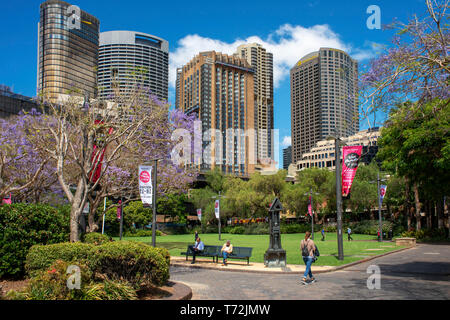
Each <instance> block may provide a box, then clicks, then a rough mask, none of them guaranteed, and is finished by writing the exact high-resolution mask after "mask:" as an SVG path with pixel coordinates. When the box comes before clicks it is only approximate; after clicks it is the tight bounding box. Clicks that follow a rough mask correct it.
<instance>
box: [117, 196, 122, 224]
mask: <svg viewBox="0 0 450 320" xmlns="http://www.w3.org/2000/svg"><path fill="white" fill-rule="evenodd" d="M121 204H122V200H119V206H118V207H117V220H120V219H121V218H122V206H121Z"/></svg>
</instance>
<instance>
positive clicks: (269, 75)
mask: <svg viewBox="0 0 450 320" xmlns="http://www.w3.org/2000/svg"><path fill="white" fill-rule="evenodd" d="M236 55H237V56H239V57H241V58H244V59H245V60H247V62H248V63H249V64H250V65H251V66H252V68H253V69H254V70H255V75H254V87H255V88H254V93H255V129H256V130H257V135H256V138H257V155H258V159H267V158H273V143H272V138H273V137H272V134H271V133H272V130H273V55H272V53H270V52H267V51H266V49H265V48H263V47H262V45H260V44H258V43H249V44H243V45H240V46H239V47H238V48H237V52H236Z"/></svg>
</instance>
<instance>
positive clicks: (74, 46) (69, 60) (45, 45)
mask: <svg viewBox="0 0 450 320" xmlns="http://www.w3.org/2000/svg"><path fill="white" fill-rule="evenodd" d="M99 28H100V22H99V20H98V19H97V18H96V17H94V16H92V15H90V14H88V13H86V12H84V11H82V10H80V8H79V7H77V6H73V5H71V4H69V3H67V2H64V1H59V0H48V1H45V2H43V3H42V4H41V6H40V20H39V24H38V29H39V37H38V72H37V91H38V93H40V92H42V91H44V92H46V93H47V94H48V95H49V97H50V99H51V100H53V101H57V100H58V99H59V97H60V95H65V94H67V93H68V92H69V91H70V90H74V89H78V90H80V94H81V95H83V96H89V97H91V98H93V97H95V95H96V86H97V73H96V67H97V61H98V44H99Z"/></svg>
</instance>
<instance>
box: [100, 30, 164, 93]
mask: <svg viewBox="0 0 450 320" xmlns="http://www.w3.org/2000/svg"><path fill="white" fill-rule="evenodd" d="M136 83H138V84H139V85H142V86H143V87H144V88H146V89H149V90H150V91H151V93H153V94H154V95H156V96H157V97H158V98H159V99H160V100H164V101H165V100H167V98H168V87H169V43H168V42H167V41H166V40H164V39H161V38H159V37H156V36H153V35H150V34H145V33H141V32H134V31H108V32H102V33H100V49H99V62H98V86H99V97H100V98H103V99H108V97H109V96H110V95H111V94H113V91H114V90H115V88H116V86H119V87H120V92H121V94H124V93H125V94H126V92H127V91H128V92H129V90H132V88H133V86H135V85H136Z"/></svg>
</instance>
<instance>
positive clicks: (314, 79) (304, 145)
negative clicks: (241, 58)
mask: <svg viewBox="0 0 450 320" xmlns="http://www.w3.org/2000/svg"><path fill="white" fill-rule="evenodd" d="M290 77H291V131H292V132H291V136H292V162H293V163H296V162H297V161H299V160H301V159H302V154H304V153H306V152H309V151H310V149H311V148H312V147H314V146H315V144H316V142H318V141H319V140H323V139H325V138H326V137H327V136H329V135H334V134H335V130H337V134H338V135H339V136H340V137H348V136H351V135H353V134H355V133H356V132H358V130H359V118H358V98H357V90H358V63H357V61H356V60H353V59H352V58H351V57H350V56H349V55H348V54H347V53H345V52H344V51H342V50H338V49H332V48H320V50H319V51H317V52H312V53H310V54H308V55H306V56H304V57H303V58H302V59H300V60H299V61H298V62H297V64H296V65H295V66H294V67H293V68H292V69H291V74H290Z"/></svg>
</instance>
